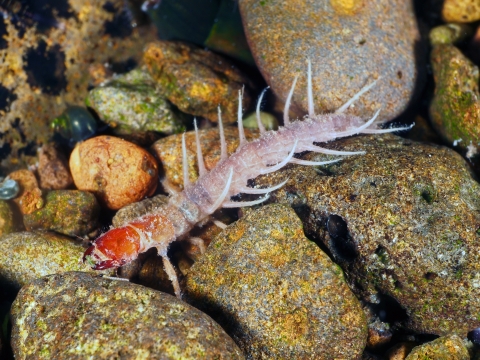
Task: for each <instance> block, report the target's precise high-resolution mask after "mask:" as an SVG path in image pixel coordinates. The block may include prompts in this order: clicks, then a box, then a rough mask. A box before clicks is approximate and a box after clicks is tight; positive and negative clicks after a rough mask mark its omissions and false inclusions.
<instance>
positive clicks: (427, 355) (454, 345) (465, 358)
mask: <svg viewBox="0 0 480 360" xmlns="http://www.w3.org/2000/svg"><path fill="white" fill-rule="evenodd" d="M469 359H470V355H469V353H468V350H467V348H466V347H465V344H464V343H463V341H462V339H460V338H459V337H458V336H457V335H451V336H443V337H440V338H438V339H436V340H433V341H431V342H428V343H426V344H423V345H420V346H417V347H414V348H413V350H412V352H411V353H410V354H408V356H407V357H406V358H405V360H469Z"/></svg>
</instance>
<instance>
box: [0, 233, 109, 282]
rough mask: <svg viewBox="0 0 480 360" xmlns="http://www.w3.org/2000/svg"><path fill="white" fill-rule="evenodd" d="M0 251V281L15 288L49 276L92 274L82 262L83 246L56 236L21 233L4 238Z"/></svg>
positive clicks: (0, 244) (4, 236) (51, 234)
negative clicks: (74, 272) (79, 272)
mask: <svg viewBox="0 0 480 360" xmlns="http://www.w3.org/2000/svg"><path fill="white" fill-rule="evenodd" d="M0 248H1V249H2V251H0V281H1V282H6V283H8V284H9V285H11V286H12V287H13V288H16V289H20V288H21V287H22V286H23V285H25V284H27V283H29V282H31V281H33V280H35V279H37V278H39V277H42V276H45V275H49V274H57V273H62V272H66V271H91V272H93V270H92V269H91V268H90V267H89V266H87V265H84V264H83V262H81V259H82V256H83V252H84V251H85V248H84V247H83V246H82V244H81V243H79V242H77V241H73V240H72V239H70V238H68V237H66V236H62V235H58V234H55V233H49V232H27V231H24V232H18V233H12V234H8V235H3V236H2V237H0ZM102 273H104V274H111V273H113V272H112V271H104V272H102Z"/></svg>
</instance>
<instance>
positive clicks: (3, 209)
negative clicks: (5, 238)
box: [0, 200, 15, 236]
mask: <svg viewBox="0 0 480 360" xmlns="http://www.w3.org/2000/svg"><path fill="white" fill-rule="evenodd" d="M13 231H15V224H14V221H13V212H12V209H11V207H10V204H9V203H8V202H7V201H5V200H0V236H2V235H5V234H9V233H11V232H13Z"/></svg>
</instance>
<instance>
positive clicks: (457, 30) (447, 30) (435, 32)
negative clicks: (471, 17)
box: [428, 24, 473, 46]
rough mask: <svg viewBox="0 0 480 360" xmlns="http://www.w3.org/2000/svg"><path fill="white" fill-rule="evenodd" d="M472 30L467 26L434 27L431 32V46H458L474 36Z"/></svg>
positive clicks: (448, 25) (446, 25)
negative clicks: (457, 44)
mask: <svg viewBox="0 0 480 360" xmlns="http://www.w3.org/2000/svg"><path fill="white" fill-rule="evenodd" d="M472 33H473V31H472V28H471V27H470V26H468V25H465V24H445V25H439V26H436V27H434V28H433V29H432V30H430V34H429V36H428V37H429V38H430V44H431V45H433V46H435V45H442V44H445V45H447V44H451V45H453V44H456V43H460V42H462V41H464V40H465V39H466V38H468V37H470V36H471V35H472Z"/></svg>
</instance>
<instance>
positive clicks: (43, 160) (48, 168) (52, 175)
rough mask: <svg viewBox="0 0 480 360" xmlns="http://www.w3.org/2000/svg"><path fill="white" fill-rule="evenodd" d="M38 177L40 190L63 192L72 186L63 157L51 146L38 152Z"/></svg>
mask: <svg viewBox="0 0 480 360" xmlns="http://www.w3.org/2000/svg"><path fill="white" fill-rule="evenodd" d="M38 177H39V179H40V187H41V188H42V189H53V190H63V189H66V188H68V187H69V186H71V185H72V184H73V179H72V175H70V169H69V168H68V160H67V159H66V158H65V155H64V154H63V153H62V152H61V151H60V150H59V149H57V148H56V147H55V146H53V145H48V144H47V145H44V146H42V147H41V148H40V149H39V151H38Z"/></svg>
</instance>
